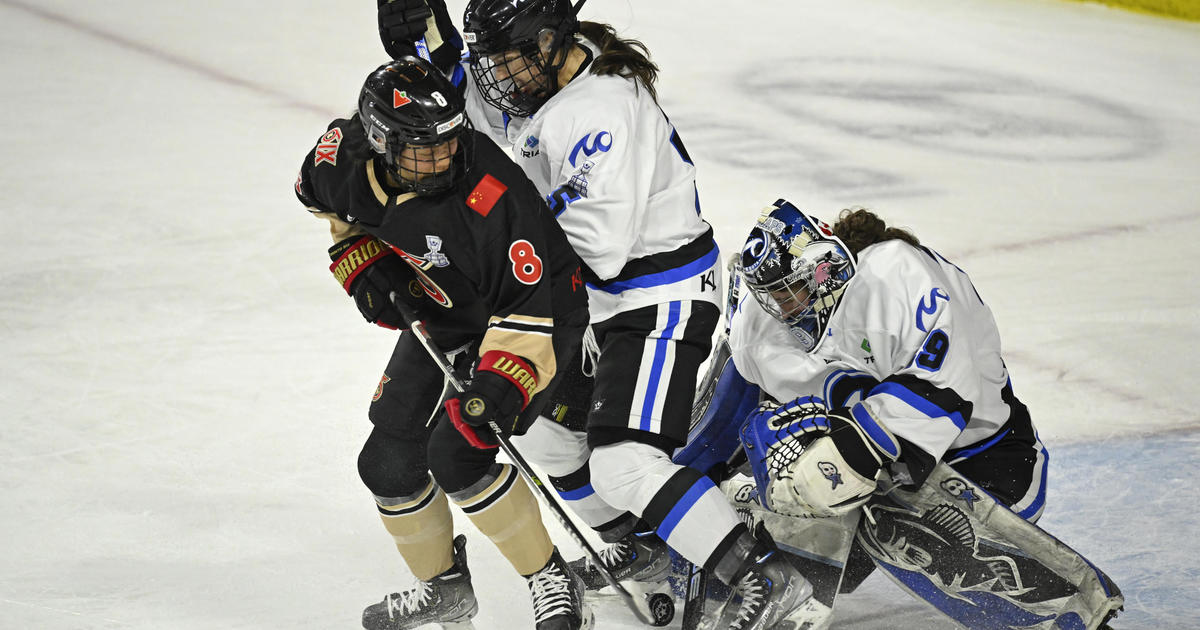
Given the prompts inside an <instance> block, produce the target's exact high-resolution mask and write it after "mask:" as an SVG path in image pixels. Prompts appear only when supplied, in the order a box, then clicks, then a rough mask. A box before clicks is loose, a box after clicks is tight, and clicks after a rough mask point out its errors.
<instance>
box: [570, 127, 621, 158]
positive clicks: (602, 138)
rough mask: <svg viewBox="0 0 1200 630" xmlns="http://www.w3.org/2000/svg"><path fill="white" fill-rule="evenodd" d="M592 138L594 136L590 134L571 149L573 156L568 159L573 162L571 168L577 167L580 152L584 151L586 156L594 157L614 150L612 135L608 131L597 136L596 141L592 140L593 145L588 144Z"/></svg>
mask: <svg viewBox="0 0 1200 630" xmlns="http://www.w3.org/2000/svg"><path fill="white" fill-rule="evenodd" d="M591 137H592V134H590V133H589V134H588V135H586V136H584V137H582V138H580V139H579V142H576V143H575V148H573V149H571V155H570V157H568V158H567V159H568V161H570V162H571V166H575V159H576V158H578V157H579V152H580V151H583V155H584V156H586V157H592V155H593V154H595V153H605V152H607V151H608V150H609V149H611V148H612V134H611V133H608V132H607V131H601V132H600V133H598V134H596V139H595V140H592V143H591V144H588V140H589V139H590V138H591Z"/></svg>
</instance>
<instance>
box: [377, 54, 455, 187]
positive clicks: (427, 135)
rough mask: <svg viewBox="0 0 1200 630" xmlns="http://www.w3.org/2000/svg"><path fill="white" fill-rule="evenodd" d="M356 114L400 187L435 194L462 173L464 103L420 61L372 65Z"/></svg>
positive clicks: (396, 61)
mask: <svg viewBox="0 0 1200 630" xmlns="http://www.w3.org/2000/svg"><path fill="white" fill-rule="evenodd" d="M358 116H359V118H360V119H361V120H362V125H363V129H364V130H366V133H367V141H368V142H369V143H370V145H371V148H372V149H374V150H375V152H376V153H379V154H382V155H383V156H384V158H385V159H386V161H387V165H388V168H389V169H390V170H391V171H392V175H393V176H395V177H396V179H397V180H398V181H399V183H400V185H401V186H402V187H404V188H405V189H407V190H411V191H413V192H416V193H417V194H421V195H428V194H436V193H440V192H443V191H445V190H448V189H449V188H450V187H451V186H453V185H454V184H455V183H456V182H457V181H458V179H459V177H461V176H462V175H463V174H465V171H466V166H465V165H466V163H467V161H466V159H465V152H466V147H459V144H460V143H459V142H458V140H459V138H460V137H461V136H462V135H463V133H464V132H465V131H466V130H467V129H469V128H470V125H471V123H470V119H468V118H467V115H466V103H465V101H464V100H463V98H462V96H461V95H460V94H459V91H458V89H457V88H455V87H454V85H453V84H451V83H450V81H449V80H448V79H446V77H445V76H443V75H442V74H441V73H440V72H438V71H437V69H436V68H435V67H434V66H433V65H432V64H430V63H429V62H427V61H425V60H424V59H419V58H417V57H412V56H406V57H401V58H400V59H397V60H395V61H390V62H388V63H385V64H383V65H382V66H379V67H378V68H376V69H375V71H374V72H372V73H371V74H370V76H368V77H367V80H366V82H365V83H363V87H362V91H361V92H360V93H359V97H358Z"/></svg>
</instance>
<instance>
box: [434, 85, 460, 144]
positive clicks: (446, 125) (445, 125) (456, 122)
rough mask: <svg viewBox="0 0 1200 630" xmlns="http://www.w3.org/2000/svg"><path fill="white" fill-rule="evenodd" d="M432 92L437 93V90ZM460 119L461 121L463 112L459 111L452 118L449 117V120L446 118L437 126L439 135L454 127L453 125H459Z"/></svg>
mask: <svg viewBox="0 0 1200 630" xmlns="http://www.w3.org/2000/svg"><path fill="white" fill-rule="evenodd" d="M434 94H437V92H434ZM462 121H463V113H462V112H459V113H458V114H457V115H456V116H455V117H454V118H451V119H450V120H447V121H446V122H444V123H442V124H440V125H438V126H437V133H438V135H439V136H440V135H442V134H444V133H446V132H447V131H450V130H451V129H454V128H455V127H457V126H459V125H461V124H462Z"/></svg>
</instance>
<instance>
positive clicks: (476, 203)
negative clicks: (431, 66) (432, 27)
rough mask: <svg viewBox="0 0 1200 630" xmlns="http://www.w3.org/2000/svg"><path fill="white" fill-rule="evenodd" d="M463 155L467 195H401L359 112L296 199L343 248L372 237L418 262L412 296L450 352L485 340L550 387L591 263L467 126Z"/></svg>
mask: <svg viewBox="0 0 1200 630" xmlns="http://www.w3.org/2000/svg"><path fill="white" fill-rule="evenodd" d="M459 154H460V156H462V159H463V164H462V166H464V167H465V168H466V174H465V176H463V177H461V178H460V180H459V182H458V184H457V185H456V187H455V188H453V189H451V190H450V191H448V192H446V193H443V194H440V195H436V196H418V195H415V194H413V193H401V192H399V191H397V190H394V189H392V188H391V187H389V185H388V183H387V179H386V175H387V169H386V167H385V166H384V165H383V164H380V163H379V161H378V160H376V159H373V156H374V155H375V154H374V153H373V152H371V150H370V148H369V147H368V145H367V140H366V134H365V133H364V131H363V128H362V124H361V123H360V122H359V119H358V115H357V114H355V115H353V116H352V117H350V118H348V119H338V120H335V121H333V123H331V124H330V126H329V128H328V131H327V132H326V133H325V135H323V136H322V137H321V139H320V140H318V142H317V145H316V146H315V147H314V148H313V150H312V151H310V152H309V154H308V156H307V157H306V158H305V160H304V163H303V165H302V166H301V168H300V176H299V177H298V178H297V180H296V195H297V196H298V197H299V198H300V201H301V202H303V203H304V204H305V205H306V206H308V208H309V210H310V211H311V212H314V213H317V214H319V215H321V216H322V217H324V218H327V219H329V220H330V221H331V222H332V223H333V225H334V229H333V232H334V235H335V240H338V239H340V238H345V237H347V236H350V235H353V234H355V233H359V232H365V233H368V234H371V235H373V236H375V237H377V238H379V239H380V240H382V241H384V242H385V243H387V244H388V245H389V246H391V248H392V250H393V251H394V252H395V253H396V254H398V255H399V256H400V257H401V258H403V259H404V260H405V261H407V262H408V263H409V265H410V267H411V268H412V269H413V272H414V274H415V276H416V280H417V281H418V282H417V284H414V285H413V286H412V288H411V290H409V291H401V293H404V294H405V295H403V296H402V297H404V298H406V299H408V300H409V303H410V305H412V306H414V308H415V309H416V310H417V312H418V313H419V314H420V316H421V318H422V319H423V320H424V321H425V323H426V325H427V327H428V330H429V333H430V335H432V336H433V338H434V340H435V341H436V342H437V344H438V346H439V347H441V348H444V349H450V348H458V347H461V346H463V345H465V344H468V343H478V351H477V352H478V354H479V355H482V354H484V353H486V352H488V351H489V350H504V351H506V352H511V353H513V354H516V355H518V356H521V357H524V358H525V359H526V360H528V361H530V362H531V363H532V364H533V367H534V369H535V370H537V372H538V375H537V377H538V378H537V381H538V384H539V388H540V387H543V386H544V385H545V384H547V383H549V382H550V379H551V378H552V377H553V376H554V373H555V371H556V365H555V359H554V349H553V346H552V345H551V332H552V330H553V327H554V321H555V319H556V318H559V319H561V318H563V317H565V316H566V315H568V314H570V313H572V312H574V311H576V310H577V309H586V308H587V293H586V291H585V289H584V286H583V279H582V276H581V273H580V267H579V259H578V258H577V257H576V255H575V253H574V250H572V248H571V246H570V244H569V243H568V242H567V238H566V235H565V234H564V233H563V231H562V228H561V227H559V225H558V223H557V222H556V221H555V220H554V216H553V215H552V214H551V213H550V211H549V209H548V208H547V206H546V202H545V200H544V199H543V197H542V196H541V195H540V194H538V192H537V190H536V189H535V188H534V187H533V184H532V183H530V181H529V180H528V179H527V178H526V177H525V175H524V173H522V172H521V169H520V168H519V167H517V165H516V164H514V163H513V161H512V160H510V159H509V158H508V156H507V155H505V154H504V153H503V152H502V151H501V150H500V148H499V147H497V146H496V145H495V144H494V143H493V142H492V141H491V140H490V139H488V138H487V137H486V136H484V135H483V134H481V133H479V132H476V131H474V130H467V131H466V132H465V134H464V135H463V136H462V137H461V138H460V140H459ZM584 321H586V317H585V318H584Z"/></svg>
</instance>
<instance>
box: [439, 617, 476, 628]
mask: <svg viewBox="0 0 1200 630" xmlns="http://www.w3.org/2000/svg"><path fill="white" fill-rule="evenodd" d="M441 625H442V630H475V624H473V623H471V620H470V619H467V620H466V621H443V622H442V624H441Z"/></svg>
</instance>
